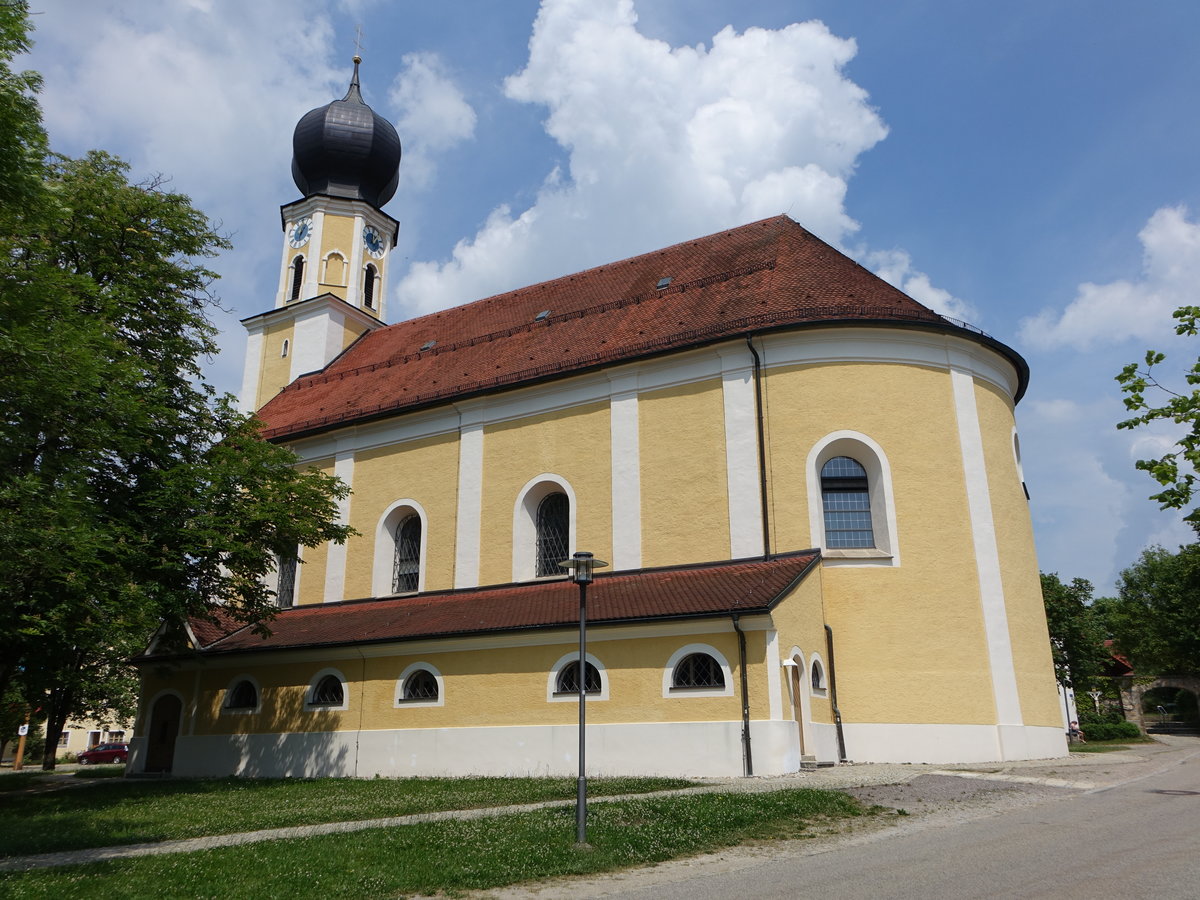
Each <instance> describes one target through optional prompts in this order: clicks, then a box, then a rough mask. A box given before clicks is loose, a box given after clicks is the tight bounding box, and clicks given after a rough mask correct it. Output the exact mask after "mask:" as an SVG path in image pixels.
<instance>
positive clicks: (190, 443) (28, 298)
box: [0, 4, 348, 768]
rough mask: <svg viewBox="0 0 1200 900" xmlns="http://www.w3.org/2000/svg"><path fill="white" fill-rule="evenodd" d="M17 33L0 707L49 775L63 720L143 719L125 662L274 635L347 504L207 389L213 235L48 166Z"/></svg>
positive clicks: (111, 186)
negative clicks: (163, 637)
mask: <svg viewBox="0 0 1200 900" xmlns="http://www.w3.org/2000/svg"><path fill="white" fill-rule="evenodd" d="M23 13H24V10H23V8H22V7H21V6H20V5H16V4H0V36H2V38H0V62H2V63H3V64H4V66H3V68H2V71H0V94H3V95H4V96H3V97H2V98H0V125H4V126H7V125H12V126H13V130H12V131H11V132H10V131H8V129H7V127H5V128H0V168H2V167H3V166H4V165H10V164H11V165H12V167H13V168H14V171H15V176H16V177H15V180H14V182H13V183H14V185H16V186H17V187H15V188H13V189H12V190H9V186H8V185H7V184H5V185H4V187H0V359H3V360H4V366H3V370H2V371H0V429H3V434H2V436H0V437H2V439H0V696H4V695H5V693H6V692H7V691H8V689H9V687H10V685H17V686H19V688H20V690H21V692H22V693H23V695H24V696H25V698H26V700H27V702H28V703H29V704H30V705H31V706H34V707H41V708H42V709H43V710H44V711H45V714H46V716H47V735H46V737H47V741H46V743H47V746H48V747H49V748H50V749H49V750H48V751H47V753H46V755H45V757H44V760H43V765H44V766H45V767H47V768H52V767H53V765H54V752H53V748H55V747H56V746H57V744H58V739H59V735H60V733H61V731H62V728H63V725H64V723H65V722H66V720H67V719H68V718H88V717H99V718H103V717H105V716H106V714H107V711H108V710H110V709H115V710H117V711H119V712H129V711H130V710H131V708H132V702H133V685H134V682H133V678H132V673H131V670H130V669H129V667H128V666H127V665H126V664H125V660H127V659H128V658H129V657H130V656H132V655H133V654H135V653H136V652H137V651H138V650H140V649H141V648H142V647H143V646H144V645H145V642H146V640H147V638H148V637H149V636H150V635H151V634H152V633H153V632H154V631H155V630H156V629H157V628H159V627H160V625H163V626H166V627H165V628H164V632H163V633H164V634H181V633H182V629H181V628H180V627H178V626H181V625H182V623H183V622H184V621H185V620H186V619H187V618H188V617H189V616H195V615H201V616H203V615H211V612H212V610H213V609H214V606H215V605H216V604H222V605H223V606H224V609H225V610H226V611H227V612H228V613H230V614H231V615H233V616H234V617H235V618H236V619H238V620H240V621H242V622H244V623H247V624H250V625H253V626H255V627H256V628H259V629H260V630H264V629H266V628H267V627H268V623H269V621H270V619H271V616H272V615H273V612H274V595H273V592H272V591H271V590H270V589H268V588H267V587H266V586H265V585H264V578H265V576H266V575H267V574H268V573H269V571H270V570H271V568H272V566H273V564H274V560H275V558H276V557H277V556H279V555H289V556H290V555H293V554H294V553H295V550H296V547H297V546H300V545H303V546H316V545H317V544H320V543H323V542H325V541H337V542H340V541H344V540H345V538H346V536H347V534H348V529H347V528H346V527H345V526H342V525H339V524H337V501H338V500H340V499H342V498H343V497H345V496H346V493H347V489H346V488H345V487H344V485H342V484H341V482H339V481H337V480H336V479H334V478H332V477H330V476H327V475H324V474H322V473H319V472H315V471H301V470H300V469H299V468H298V467H297V465H296V458H295V456H294V455H293V454H292V453H291V452H290V451H288V450H287V449H285V448H282V447H279V446H276V445H273V444H270V443H267V442H264V441H262V440H261V439H260V438H259V436H258V423H257V422H256V421H255V420H253V419H251V418H247V417H245V416H241V415H239V414H238V413H237V412H236V411H235V409H234V407H233V405H232V403H231V400H230V398H226V397H218V396H217V395H216V392H215V390H214V389H213V388H212V387H211V386H210V385H208V384H207V383H206V382H205V380H204V375H203V372H202V371H201V368H200V360H202V359H203V358H205V357H206V356H208V355H210V354H212V353H215V352H216V349H217V348H216V343H215V329H214V327H213V325H212V324H211V322H210V321H209V319H208V316H207V313H208V310H209V309H210V308H211V307H212V306H213V304H214V303H215V300H214V298H213V296H212V295H211V293H210V290H209V287H210V285H211V283H212V281H213V279H214V277H215V276H214V274H213V273H212V272H211V271H210V270H209V269H208V268H206V267H205V265H204V264H203V261H204V260H205V259H206V258H208V257H212V256H213V255H215V254H216V253H217V252H218V251H219V250H221V249H223V248H225V247H227V246H228V244H227V242H226V241H225V240H224V239H223V238H222V237H221V236H220V235H218V234H217V233H216V232H215V231H214V230H213V228H212V227H211V225H210V223H209V222H208V220H207V218H206V217H205V216H204V215H203V214H202V213H201V212H199V211H198V210H196V209H195V208H193V207H192V205H191V203H190V201H189V200H188V198H187V197H186V196H183V195H182V194H178V193H173V192H171V191H169V190H166V189H165V187H164V184H163V183H162V181H161V180H159V179H154V180H150V181H147V182H143V183H140V184H134V183H130V181H129V179H128V166H127V165H126V164H125V163H123V162H121V161H120V160H118V159H116V158H114V157H112V156H109V155H107V154H105V153H102V152H92V153H89V154H88V155H87V156H85V157H84V158H82V159H68V158H66V157H62V156H54V155H48V154H47V153H46V152H45V139H44V135H42V133H41V128H40V124H39V123H38V120H37V116H36V114H37V107H36V104H35V103H32V100H31V92H32V91H33V90H34V89H35V88H36V84H37V81H36V78H35V77H33V76H29V75H21V76H16V75H12V74H11V73H10V72H8V69H7V62H8V61H9V59H10V58H11V55H12V53H14V52H15V51H16V50H19V49H21V47H22V46H24V40H25V27H24V20H23ZM10 120H11V121H10ZM0 183H4V179H3V178H0Z"/></svg>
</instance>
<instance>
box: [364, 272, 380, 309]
mask: <svg viewBox="0 0 1200 900" xmlns="http://www.w3.org/2000/svg"><path fill="white" fill-rule="evenodd" d="M378 278H379V272H378V271H377V270H376V268H375V266H373V265H372V264H371V263H367V267H366V269H364V270H363V306H365V307H366V308H367V309H374V308H375V282H376V280H378Z"/></svg>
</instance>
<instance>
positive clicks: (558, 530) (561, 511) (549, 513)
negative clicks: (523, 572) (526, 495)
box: [535, 491, 571, 578]
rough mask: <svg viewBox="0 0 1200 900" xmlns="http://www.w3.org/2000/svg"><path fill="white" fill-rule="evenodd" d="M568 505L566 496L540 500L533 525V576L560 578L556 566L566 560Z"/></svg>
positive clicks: (551, 495) (556, 492)
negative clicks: (534, 529) (534, 530)
mask: <svg viewBox="0 0 1200 900" xmlns="http://www.w3.org/2000/svg"><path fill="white" fill-rule="evenodd" d="M570 519H571V502H570V501H569V500H568V499H567V495H566V494H564V493H562V492H560V491H555V492H554V493H552V494H547V495H546V496H545V497H543V498H542V501H541V503H539V504H538V508H537V522H536V532H537V535H536V538H535V541H536V547H535V554H536V560H537V562H536V575H537V577H538V578H541V577H543V576H546V575H562V574H563V573H564V571H565V570H564V569H563V568H562V566H560V565H559V563H561V562H562V561H563V560H565V559H567V558H568V557H569V556H570V555H571V552H570V550H569V549H568V547H569V546H570Z"/></svg>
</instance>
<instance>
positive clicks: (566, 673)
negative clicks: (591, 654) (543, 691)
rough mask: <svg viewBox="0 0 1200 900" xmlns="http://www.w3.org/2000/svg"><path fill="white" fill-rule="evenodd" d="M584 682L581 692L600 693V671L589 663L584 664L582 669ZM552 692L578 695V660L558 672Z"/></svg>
mask: <svg viewBox="0 0 1200 900" xmlns="http://www.w3.org/2000/svg"><path fill="white" fill-rule="evenodd" d="M583 672H584V678H585V679H587V680H586V681H585V682H584V686H583V692H584V693H585V694H598V693H600V670H599V669H597V668H596V667H595V666H593V665H592V664H591V663H590V662H585V663H584V667H583ZM554 692H555V693H556V694H578V693H579V660H575V662H573V663H567V664H566V665H565V666H563V667H562V668H561V669H559V671H558V680H557V681H556V682H555V684H554Z"/></svg>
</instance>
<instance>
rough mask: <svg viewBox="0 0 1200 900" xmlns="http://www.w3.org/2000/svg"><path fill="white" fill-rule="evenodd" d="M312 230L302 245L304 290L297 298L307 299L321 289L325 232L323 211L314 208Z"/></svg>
mask: <svg viewBox="0 0 1200 900" xmlns="http://www.w3.org/2000/svg"><path fill="white" fill-rule="evenodd" d="M312 220H313V230H312V236H311V237H309V239H308V243H307V244H305V245H304V249H303V253H304V266H305V268H304V290H303V291H301V293H300V296H299V297H298V298H297V299H298V300H308V299H309V298H310V297H315V296H317V294H318V293H319V292H320V290H321V254H322V252H323V251H324V245H323V244H322V239H323V235H324V233H325V213H324V212H322V211H321V210H319V209H318V210H315V211H314V212H313V214H312Z"/></svg>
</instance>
